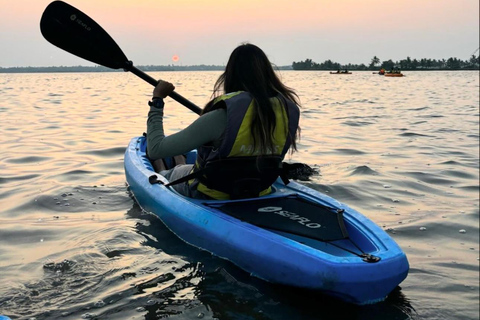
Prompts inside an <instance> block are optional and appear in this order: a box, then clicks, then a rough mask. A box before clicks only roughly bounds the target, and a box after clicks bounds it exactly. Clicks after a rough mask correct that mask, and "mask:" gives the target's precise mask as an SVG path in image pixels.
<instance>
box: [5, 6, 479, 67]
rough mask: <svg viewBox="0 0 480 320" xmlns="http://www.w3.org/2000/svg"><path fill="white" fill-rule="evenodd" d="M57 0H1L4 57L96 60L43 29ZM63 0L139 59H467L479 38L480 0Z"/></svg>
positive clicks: (60, 62)
mask: <svg viewBox="0 0 480 320" xmlns="http://www.w3.org/2000/svg"><path fill="white" fill-rule="evenodd" d="M50 2H51V0H0V67H4V68H5V67H22V66H32V67H45V66H77V65H82V66H91V65H93V63H90V62H88V61H86V60H83V59H81V58H78V57H75V56H73V55H72V54H70V53H67V52H65V51H63V50H61V49H59V48H56V47H54V46H53V45H51V44H50V43H48V42H47V41H46V40H45V39H44V38H43V37H42V35H41V33H40V28H39V21H40V18H41V15H42V13H43V11H44V10H45V8H46V7H47V5H48V4H49V3H50ZM65 2H67V3H69V4H71V5H73V6H74V7H76V8H77V9H79V10H81V11H83V12H84V13H86V14H87V15H88V16H90V17H91V18H92V19H94V20H95V21H96V22H97V23H98V24H100V25H101V26H102V27H103V28H104V29H105V30H106V31H107V32H108V33H109V34H110V35H111V36H112V38H113V39H114V40H115V41H116V42H117V44H118V45H119V46H120V48H121V49H122V50H123V52H124V53H125V55H126V56H127V57H128V59H130V60H132V61H133V63H134V64H135V65H169V64H174V65H199V64H206V65H224V64H226V62H227V60H228V57H229V55H230V53H231V52H232V50H233V49H234V48H235V47H236V46H238V45H239V44H240V43H242V42H250V43H253V44H256V45H257V46H259V47H260V48H262V49H263V50H264V51H265V53H266V54H267V55H268V57H269V58H270V60H271V61H272V62H273V63H274V64H276V65H277V66H285V65H291V64H292V62H294V61H296V62H298V61H303V60H305V59H312V60H313V61H315V62H318V63H321V62H323V61H325V60H328V59H330V60H332V61H334V62H339V63H341V64H347V63H353V64H360V63H364V64H369V63H370V62H371V60H372V58H373V57H374V56H377V57H378V58H379V59H380V60H381V61H385V60H389V59H392V60H393V61H399V60H401V59H405V58H406V57H410V58H412V59H414V58H416V59H421V58H430V59H448V58H450V57H455V58H459V59H462V60H468V59H469V58H470V57H471V55H472V54H473V53H474V52H475V50H477V48H478V47H479V46H480V45H479V23H480V22H479V19H480V18H479V1H478V0H289V1H286V0H66V1H65ZM476 55H477V56H478V55H479V52H478V51H477V52H476ZM174 57H175V59H174ZM174 60H176V61H174Z"/></svg>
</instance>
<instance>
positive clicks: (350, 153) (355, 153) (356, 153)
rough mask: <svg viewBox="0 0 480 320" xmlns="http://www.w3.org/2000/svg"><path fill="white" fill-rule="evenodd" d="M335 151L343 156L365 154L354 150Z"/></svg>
mask: <svg viewBox="0 0 480 320" xmlns="http://www.w3.org/2000/svg"><path fill="white" fill-rule="evenodd" d="M335 151H337V152H339V153H343V154H348V155H360V154H365V152H363V151H360V150H356V149H335Z"/></svg>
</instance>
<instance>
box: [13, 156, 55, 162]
mask: <svg viewBox="0 0 480 320" xmlns="http://www.w3.org/2000/svg"><path fill="white" fill-rule="evenodd" d="M51 159H52V158H51V157H39V156H29V157H21V158H9V159H6V160H5V162H7V163H14V164H26V163H33V162H43V161H48V160H51Z"/></svg>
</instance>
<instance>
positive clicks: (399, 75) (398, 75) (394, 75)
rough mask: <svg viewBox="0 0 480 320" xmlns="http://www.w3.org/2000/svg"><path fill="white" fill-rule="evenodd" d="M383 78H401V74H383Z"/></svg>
mask: <svg viewBox="0 0 480 320" xmlns="http://www.w3.org/2000/svg"><path fill="white" fill-rule="evenodd" d="M385 77H403V73H385Z"/></svg>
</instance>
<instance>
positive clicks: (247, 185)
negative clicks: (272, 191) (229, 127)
mask: <svg viewBox="0 0 480 320" xmlns="http://www.w3.org/2000/svg"><path fill="white" fill-rule="evenodd" d="M279 176H282V177H283V176H284V175H283V168H282V158H281V157H280V156H263V157H232V158H225V159H219V160H213V161H209V162H207V163H206V164H205V166H204V167H203V168H202V169H200V170H198V171H195V172H193V173H191V174H189V175H187V176H185V177H183V178H180V179H178V180H175V181H172V182H170V183H169V184H168V185H167V186H169V185H175V184H178V183H182V182H185V181H189V180H191V179H198V180H199V181H200V182H201V183H202V184H204V185H205V186H207V187H208V188H210V189H215V190H218V191H221V192H224V193H227V194H229V195H230V198H231V199H245V198H257V197H258V196H259V194H260V193H261V192H262V191H263V190H266V189H268V188H269V187H270V186H271V185H272V184H273V183H274V182H275V181H276V180H277V178H278V177H279ZM284 182H286V183H288V179H285V180H284Z"/></svg>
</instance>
